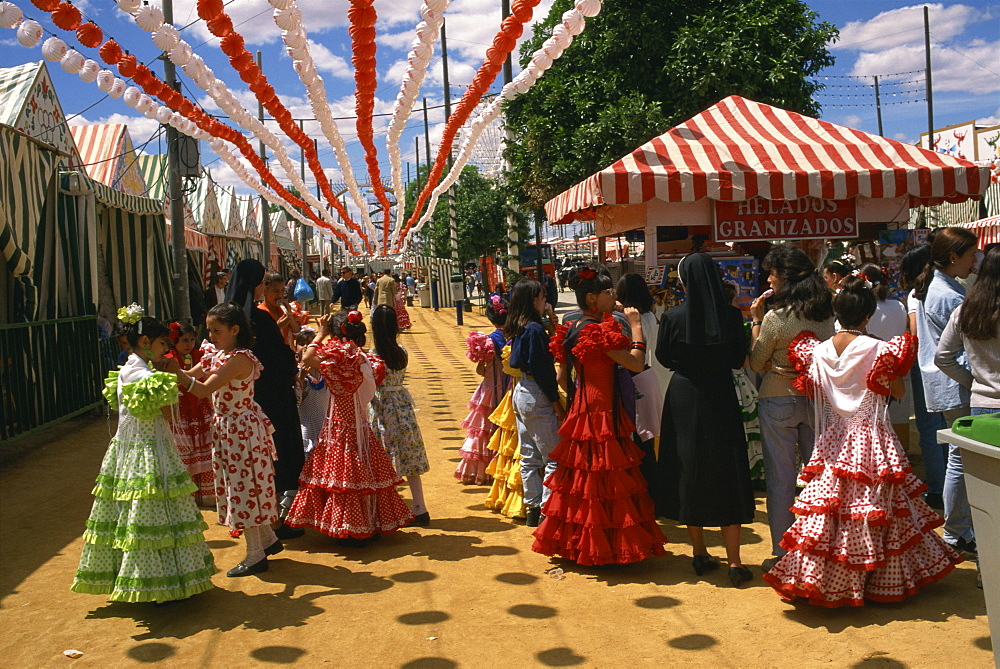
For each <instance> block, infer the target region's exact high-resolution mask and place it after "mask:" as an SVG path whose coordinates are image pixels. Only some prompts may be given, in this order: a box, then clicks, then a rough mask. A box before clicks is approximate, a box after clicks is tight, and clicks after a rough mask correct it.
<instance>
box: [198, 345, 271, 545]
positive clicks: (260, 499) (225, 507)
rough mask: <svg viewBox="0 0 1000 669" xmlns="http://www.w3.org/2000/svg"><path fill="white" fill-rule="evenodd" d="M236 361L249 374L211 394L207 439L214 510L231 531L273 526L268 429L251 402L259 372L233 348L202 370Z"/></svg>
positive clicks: (214, 357)
mask: <svg viewBox="0 0 1000 669" xmlns="http://www.w3.org/2000/svg"><path fill="white" fill-rule="evenodd" d="M237 355H245V356H246V357H247V358H249V359H250V361H251V362H252V363H253V367H254V370H253V373H252V374H251V375H250V376H249V377H248V378H245V379H233V380H232V381H230V382H229V384H228V385H226V386H223V387H222V388H220V389H218V390H216V391H215V392H214V393H212V405H213V409H214V410H215V416H214V417H213V419H212V436H213V438H214V440H215V449H214V450H213V452H212V465H213V468H214V470H215V496H216V508H217V509H218V511H219V523H221V524H222V525H227V526H229V527H231V528H233V529H241V530H242V529H246V528H248V527H253V526H256V525H270V524H271V523H274V522H276V521H277V520H278V505H277V502H276V500H275V495H274V462H273V461H274V458H275V451H274V440H273V439H272V438H271V433H272V432H274V428H273V427H272V426H271V421H270V420H268V419H267V416H266V415H264V411H263V410H262V409H261V408H260V406H258V404H257V403H256V402H255V401H254V399H253V386H254V381H256V380H257V378H258V377H259V376H260V370H261V369H263V366H262V365H261V364H260V362H259V361H258V360H257V358H256V357H254V354H253V353H251V352H250V351H249V350H248V349H245V348H237V349H233V350H232V351H229V352H228V353H219V354H217V355H212V356H211V357H209V358H208V359H207V364H203V366H204V367H205V368H206V370H207V371H208V372H209V373H214V372H216V371H218V369H219V368H220V367H222V365H223V364H224V363H225V362H226V361H227V360H229V359H230V358H232V357H233V356H237Z"/></svg>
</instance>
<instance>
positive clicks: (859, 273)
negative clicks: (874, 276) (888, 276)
mask: <svg viewBox="0 0 1000 669" xmlns="http://www.w3.org/2000/svg"><path fill="white" fill-rule="evenodd" d="M851 275H852V276H857V277H861V278H862V279H864V280H865V288H867V289H868V290H871V289H872V282H871V281H869V280H868V276H867V275H865V274H864V273H863V272H862V271H861V270H860V269H856V270H854V271H853V272H851Z"/></svg>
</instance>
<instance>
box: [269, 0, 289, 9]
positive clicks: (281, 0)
mask: <svg viewBox="0 0 1000 669" xmlns="http://www.w3.org/2000/svg"><path fill="white" fill-rule="evenodd" d="M294 1H295V0H268V2H270V3H271V6H272V7H274V8H275V9H287V8H288V7H291V6H292V3H293V2H294Z"/></svg>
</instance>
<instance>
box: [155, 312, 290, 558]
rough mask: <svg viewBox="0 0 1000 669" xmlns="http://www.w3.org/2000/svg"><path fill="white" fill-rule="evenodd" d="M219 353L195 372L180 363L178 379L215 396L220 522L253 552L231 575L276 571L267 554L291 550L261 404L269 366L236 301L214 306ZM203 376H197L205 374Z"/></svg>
mask: <svg viewBox="0 0 1000 669" xmlns="http://www.w3.org/2000/svg"><path fill="white" fill-rule="evenodd" d="M205 323H206V325H207V326H208V336H209V338H210V339H211V340H212V344H214V345H215V347H216V349H217V353H216V354H215V355H213V356H211V357H206V358H204V359H203V360H202V363H201V367H200V368H199V369H196V370H192V371H191V373H190V374H189V373H188V372H185V371H183V370H181V369H179V368H178V367H177V365H176V363H175V364H174V366H173V368H172V369H171V371H175V372H176V374H177V379H178V383H180V385H181V386H182V387H183V388H185V389H186V390H187V392H189V393H191V394H193V395H195V396H196V397H208V396H209V395H211V396H212V404H213V407H214V409H215V415H214V416H213V418H212V438H213V441H214V442H215V449H214V450H213V452H212V466H213V468H214V470H215V495H216V508H217V509H218V512H219V524H221V525H226V526H228V527H230V528H232V529H234V530H242V531H243V536H245V537H246V541H247V553H246V557H245V558H244V559H243V561H242V562H240V563H239V564H237V565H236V566H235V567H233V568H232V569H230V570H229V571H228V572H227V573H226V575H227V576H229V577H231V578H235V577H239V576H250V575H252V574H259V573H261V572H265V571H267V570H268V563H267V556H268V555H275V554H277V553H280V552H281V551H282V550H283V548H284V547H283V546H282V545H281V541H280V540H279V539H278V538H277V537H276V536H275V535H274V532H273V531H272V530H271V523H274V522H277V520H278V505H277V500H276V499H275V493H274V466H273V464H272V460H274V457H275V451H274V441H273V440H272V439H271V432H273V428H272V426H271V421H269V420H268V419H267V416H266V415H265V414H264V411H263V409H261V408H260V406H259V405H258V404H257V403H256V402H255V401H254V381H256V380H257V378H258V377H259V376H260V370H261V364H260V362H258V361H257V358H256V357H254V354H253V353H251V352H250V347H251V346H253V344H254V335H253V329H252V328H251V326H250V321H249V319H248V318H247V315H246V311H245V310H244V309H241V308H240V307H238V306H237V305H235V304H233V303H232V302H225V303H223V304H217V305H216V306H214V307H212V308H211V309H210V310H209V312H208V316H207V318H206V319H205ZM205 375H207V378H206V379H205V380H204V381H199V380H198V379H197V378H196V376H205Z"/></svg>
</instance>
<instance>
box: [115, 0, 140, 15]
mask: <svg viewBox="0 0 1000 669" xmlns="http://www.w3.org/2000/svg"><path fill="white" fill-rule="evenodd" d="M117 4H118V9H120V10H122V11H123V12H125V13H126V14H134V13H135V12H136V11H137V10H138V9H139V8H140V7H142V0H117Z"/></svg>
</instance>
